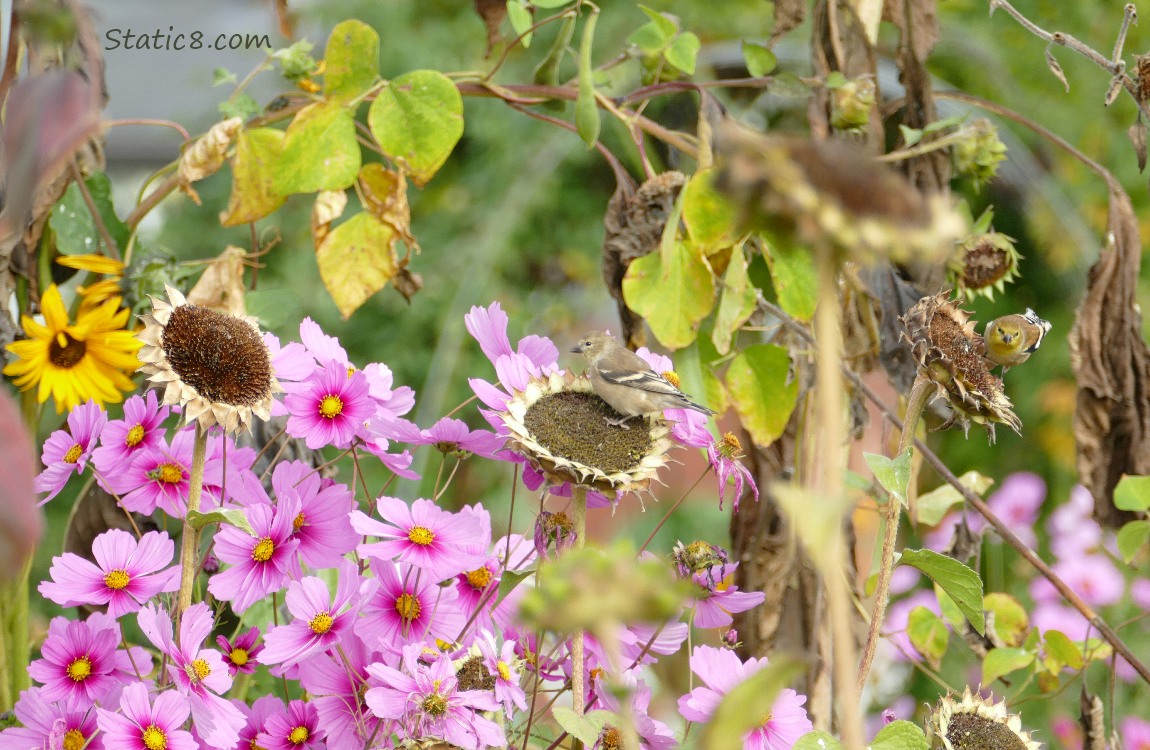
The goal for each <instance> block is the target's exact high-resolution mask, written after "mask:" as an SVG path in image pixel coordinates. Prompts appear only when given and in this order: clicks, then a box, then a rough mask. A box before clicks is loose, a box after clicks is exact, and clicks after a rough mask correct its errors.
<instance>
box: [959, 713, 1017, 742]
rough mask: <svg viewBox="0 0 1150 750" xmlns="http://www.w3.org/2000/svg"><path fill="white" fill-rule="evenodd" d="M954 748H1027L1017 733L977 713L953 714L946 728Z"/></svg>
mask: <svg viewBox="0 0 1150 750" xmlns="http://www.w3.org/2000/svg"><path fill="white" fill-rule="evenodd" d="M946 738H947V739H948V740H950V744H951V745H953V746H954V750H1027V745H1026V743H1025V742H1023V740H1022V738H1021V737H1019V736H1018V733H1017V732H1015V731H1014V730H1012V729H1011V728H1010V727H1008V726H1006V725H1005V724H1003V723H1001V722H998V721H993V720H991V719H987V718H984V717H982V716H979V715H978V714H955V715H954V716H952V717H951V719H950V723H949V724H948V725H947V728H946Z"/></svg>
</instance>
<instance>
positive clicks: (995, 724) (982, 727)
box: [926, 687, 1042, 750]
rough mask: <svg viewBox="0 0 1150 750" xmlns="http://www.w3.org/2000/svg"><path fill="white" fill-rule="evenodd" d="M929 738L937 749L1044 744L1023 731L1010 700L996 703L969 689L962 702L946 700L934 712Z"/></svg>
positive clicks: (1027, 749)
mask: <svg viewBox="0 0 1150 750" xmlns="http://www.w3.org/2000/svg"><path fill="white" fill-rule="evenodd" d="M926 731H927V736H928V737H929V738H930V742H931V746H932V747H933V748H935V750H1040V748H1041V747H1042V745H1041V743H1039V742H1036V741H1035V740H1033V739H1031V738H1030V732H1025V731H1023V730H1022V719H1021V718H1020V717H1019V716H1018V714H1012V713H1009V712H1008V711H1007V710H1006V701H1002V702H999V703H995V702H994V701H993V699H990V698H983V697H982V696H980V695H978V693H972V692H971V690H970V687H967V688H966V689H965V690H964V691H963V693H962V699H961V700H957V699H956V697H955V696H952V695H947V696H944V697H942V698H941V699H940V700H939V702H938V704H937V705H936V706H935V707H934V708H933V709H932V710H931V712H930V715H929V717H928V718H927V724H926Z"/></svg>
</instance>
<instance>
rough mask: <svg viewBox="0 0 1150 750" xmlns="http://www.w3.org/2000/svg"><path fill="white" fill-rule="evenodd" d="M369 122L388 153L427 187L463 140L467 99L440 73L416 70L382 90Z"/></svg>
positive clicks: (368, 115) (420, 183)
mask: <svg viewBox="0 0 1150 750" xmlns="http://www.w3.org/2000/svg"><path fill="white" fill-rule="evenodd" d="M367 123H368V126H369V127H370V128H371V133H372V135H374V136H375V140H377V141H378V142H379V146H380V148H381V149H383V153H384V154H386V155H387V156H388V157H389V158H391V159H392V160H393V161H395V162H397V163H399V164H402V165H403V166H404V167H405V168H406V169H407V170H408V173H409V174H410V175H411V179H412V181H414V182H415V184H416V185H419V186H423V185H426V184H427V181H428V180H430V179H431V178H432V177H433V176H434V175H435V173H436V172H438V171H439V168H440V167H442V166H443V163H444V162H446V161H447V157H448V156H450V155H451V151H452V149H454V148H455V144H456V143H458V142H459V139H460V137H462V136H463V98H462V97H461V96H460V95H459V90H458V89H457V88H455V84H454V83H452V82H451V79H450V78H448V77H447V76H445V75H443V74H442V73H440V72H439V71H436V70H413V71H411V72H410V73H405V74H403V75H401V76H399V77H398V78H395V79H394V80H392V81H391V82H390V83H388V85H387V86H385V87H384V88H383V90H382V91H380V92H379V95H378V96H377V97H376V99H375V101H374V102H372V105H371V109H370V110H369V111H368V114H367Z"/></svg>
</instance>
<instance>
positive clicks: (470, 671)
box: [455, 656, 495, 690]
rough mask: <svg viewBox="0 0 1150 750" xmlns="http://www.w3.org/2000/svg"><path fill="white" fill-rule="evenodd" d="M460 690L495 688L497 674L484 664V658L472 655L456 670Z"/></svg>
mask: <svg viewBox="0 0 1150 750" xmlns="http://www.w3.org/2000/svg"><path fill="white" fill-rule="evenodd" d="M455 676H456V678H457V679H458V680H459V689H460V690H494V689H495V676H494V675H492V674H491V673H490V672H488V671H487V667H485V666H483V660H482V659H480V658H479V657H478V656H472V657H470V658H468V659H467V661H465V662H463V664H461V665H460V667H459V669H458V670H456V672H455Z"/></svg>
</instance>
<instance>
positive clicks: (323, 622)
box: [307, 612, 335, 635]
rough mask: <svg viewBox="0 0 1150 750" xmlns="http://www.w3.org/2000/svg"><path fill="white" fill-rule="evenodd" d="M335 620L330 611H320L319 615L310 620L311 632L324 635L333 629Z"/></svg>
mask: <svg viewBox="0 0 1150 750" xmlns="http://www.w3.org/2000/svg"><path fill="white" fill-rule="evenodd" d="M333 622H335V620H333V619H332V617H331V615H330V614H329V613H327V612H320V613H319V614H318V615H316V616H315V617H313V618H311V622H309V623H308V624H307V625H308V627H309V628H311V632H313V633H315V634H316V635H323V634H324V633H326V632H327V631H329V630H331V626H332V623H333Z"/></svg>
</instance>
